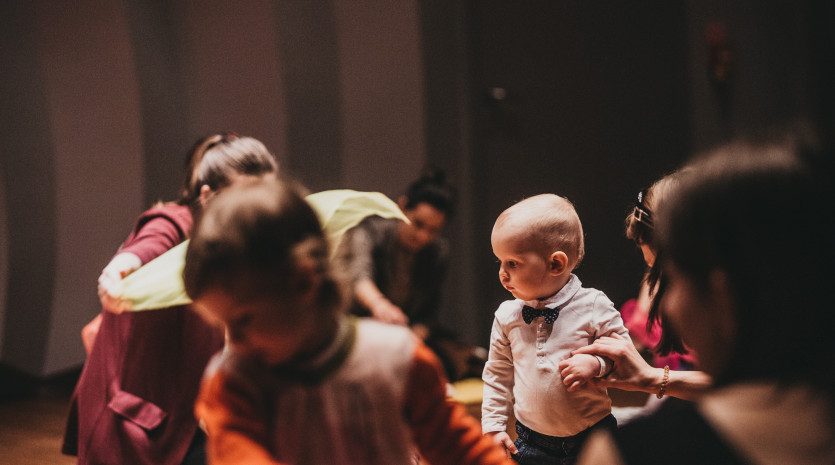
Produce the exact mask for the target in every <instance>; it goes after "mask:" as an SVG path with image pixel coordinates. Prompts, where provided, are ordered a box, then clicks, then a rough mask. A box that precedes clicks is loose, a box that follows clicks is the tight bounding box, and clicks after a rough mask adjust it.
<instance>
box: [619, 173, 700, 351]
mask: <svg viewBox="0 0 835 465" xmlns="http://www.w3.org/2000/svg"><path fill="white" fill-rule="evenodd" d="M689 171H690V170H689V169H688V168H683V169H681V170H679V171H676V172H674V173H671V174H668V175H667V176H664V177H663V178H661V179H659V180H658V181H656V182H655V183H653V185H652V186H651V187H650V188H649V189H645V190H643V191H641V192H640V193H639V194H638V200H637V201H636V202H635V205H634V206H633V207H632V208H631V209H630V211H629V214H628V215H627V217H626V221H625V224H626V237H627V238H629V239H632V240H633V241H635V243H636V244H638V245H639V246H640V245H642V244H646V245H648V246H649V247H650V248H652V250H653V251H654V252H655V263H653V264H652V266H650V267H649V271H647V274H646V276H645V278H644V279H645V281H646V283H647V287H648V288H649V290H650V291H649V292H650V298H651V300H650V308H649V317H648V318H647V326H646V330H647V332H648V333H650V332H652V328H653V326H655V325H659V326H660V327H661V338H660V339H659V341H658V344H656V346H655V347H653V349H652V350H653V351H654V352H655V353H657V354H658V355H661V356H666V355H669V354H670V353H671V352H676V353H680V354H686V353H687V352H688V351H687V348H686V347H685V345H684V343H683V341H682V340H681V337H680V336H679V335H678V333H677V332H676V330H675V329H674V328H673V327H672V325H670V324H669V323H668V322H667V321H666V320H665V319H664V318H662V317H661V297H662V296H663V295H664V292H665V291H666V289H667V282H666V279H665V278H664V276H663V273H662V272H661V266H662V265H661V264H662V263H663V256H664V251H663V250H662V249H661V248H660V247H659V246H658V243H657V241H656V234H655V223H656V221H657V216H658V215H657V214H656V211H657V210H658V207H659V206H660V205H662V204H664V202H666V201H667V200H666V199H667V198H669V197H671V196H673V195H674V192H675V189H676V188H677V187H678V185H679V184H680V183H681V180H682V178H683V177H684V176H685V173H688V172H689Z"/></svg>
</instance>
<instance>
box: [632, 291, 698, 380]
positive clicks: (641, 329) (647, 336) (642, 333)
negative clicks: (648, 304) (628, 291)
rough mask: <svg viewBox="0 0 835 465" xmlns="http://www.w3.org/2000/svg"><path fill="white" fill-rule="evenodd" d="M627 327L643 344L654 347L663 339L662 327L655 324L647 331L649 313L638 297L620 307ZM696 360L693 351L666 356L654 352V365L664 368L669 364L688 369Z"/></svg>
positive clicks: (671, 367) (673, 367) (636, 339)
mask: <svg viewBox="0 0 835 465" xmlns="http://www.w3.org/2000/svg"><path fill="white" fill-rule="evenodd" d="M620 314H621V318H623V322H624V325H625V326H626V329H628V330H629V335H630V336H631V337H632V339H633V340H635V341H638V342H640V343H641V344H642V345H643V346H645V347H647V348H650V349H652V348H653V347H655V346H656V345H658V341H660V340H661V327H660V326H659V325H653V326H652V331H651V332H647V319H648V318H649V314H648V313H647V312H645V311H642V310H641V309H640V308H639V307H638V299H629V300H627V301H626V302H625V303H624V304H623V306H621V308H620ZM695 363H696V360H695V358H694V357H693V355H692V352H691V353H688V354H676V353H671V354H669V355H666V356H659V355H655V354H653V363H652V364H653V366H655V367H657V368H663V367H664V366H665V365H669V367H670V369H671V370H686V369H689V368H691V367H693V365H695Z"/></svg>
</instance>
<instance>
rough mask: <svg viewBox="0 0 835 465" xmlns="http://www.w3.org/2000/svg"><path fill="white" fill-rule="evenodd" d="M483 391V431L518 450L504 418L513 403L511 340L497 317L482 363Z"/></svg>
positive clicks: (509, 448)
mask: <svg viewBox="0 0 835 465" xmlns="http://www.w3.org/2000/svg"><path fill="white" fill-rule="evenodd" d="M482 378H483V380H484V394H483V400H482V403H481V426H482V428H483V429H484V434H486V435H487V436H489V437H490V439H491V440H493V442H495V443H496V444H498V445H499V446H501V447H503V448H504V449H505V450H507V451H508V452H510V453H511V454H516V453H517V452H518V450H517V449H516V446H515V445H514V444H513V441H512V440H511V439H510V435H508V434H507V420H508V416H509V414H510V409H511V408H512V404H511V402H510V401H509V399H511V397H512V391H513V383H514V374H513V353H512V352H511V349H510V340H509V339H508V338H507V336H506V335H505V334H504V330H503V329H502V327H501V325H500V324H499V320H498V317H497V318H496V319H494V320H493V329H492V332H491V334H490V354H489V356H488V360H487V363H486V364H485V366H484V374H483V375H482Z"/></svg>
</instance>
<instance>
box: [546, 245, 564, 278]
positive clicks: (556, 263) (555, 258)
mask: <svg viewBox="0 0 835 465" xmlns="http://www.w3.org/2000/svg"><path fill="white" fill-rule="evenodd" d="M548 268H549V271H550V272H551V275H553V276H559V275H561V274H563V273H565V272H566V270H568V255H566V254H565V252H563V251H561V250H558V251H556V252H554V253H552V254H551V256H550V257H548Z"/></svg>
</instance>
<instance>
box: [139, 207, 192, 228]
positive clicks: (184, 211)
mask: <svg viewBox="0 0 835 465" xmlns="http://www.w3.org/2000/svg"><path fill="white" fill-rule="evenodd" d="M156 218H164V219H166V220H168V221H171V222H172V223H174V224H175V225H176V226H177V227H178V228H180V229H181V230H182V231H183V232H187V231H189V230H190V229H191V224H192V221H193V218H192V215H191V209H189V208H188V207H187V206H185V205H180V204H177V203H174V202H165V203H163V202H158V203H156V204H155V205H154V206H152V207H151V208H149V209H147V210H145V211H144V212H142V214H140V215H139V218H138V219H137V229H138V228H139V227H141V225H144V224H146V223H148V222H149V221H151V220H153V219H156Z"/></svg>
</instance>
